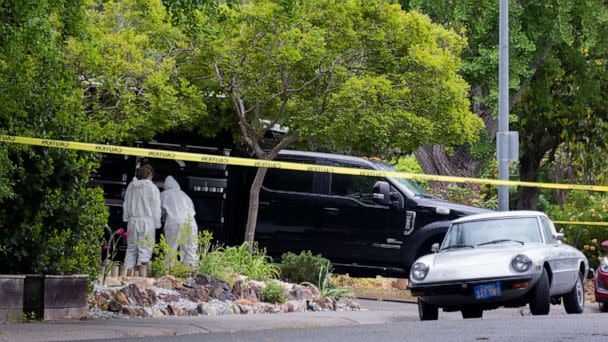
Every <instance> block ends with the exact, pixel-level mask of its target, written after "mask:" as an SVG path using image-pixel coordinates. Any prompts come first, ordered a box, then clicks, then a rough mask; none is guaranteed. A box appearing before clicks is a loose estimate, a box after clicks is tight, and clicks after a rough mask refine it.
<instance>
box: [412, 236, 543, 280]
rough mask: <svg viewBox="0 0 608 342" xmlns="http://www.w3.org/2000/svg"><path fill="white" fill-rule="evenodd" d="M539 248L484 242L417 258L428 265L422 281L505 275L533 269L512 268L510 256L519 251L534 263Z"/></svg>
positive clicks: (511, 257) (512, 256)
mask: <svg viewBox="0 0 608 342" xmlns="http://www.w3.org/2000/svg"><path fill="white" fill-rule="evenodd" d="M540 248H542V247H541V246H535V245H523V246H522V245H516V246H511V245H508V246H491V247H486V246H483V247H476V248H473V249H458V250H452V251H444V252H439V253H435V254H430V255H427V256H425V257H423V258H421V259H419V260H418V261H417V262H423V263H424V264H426V265H427V266H429V273H428V275H427V277H426V278H425V279H424V281H422V283H431V282H446V281H448V282H449V281H457V280H467V279H480V278H494V277H505V276H512V275H522V274H528V273H530V272H532V271H533V270H534V267H532V268H531V270H530V271H528V272H524V273H517V272H515V271H514V270H513V269H512V268H511V260H513V258H514V257H515V256H516V255H518V254H525V255H527V256H528V257H529V258H530V259H531V260H532V262H533V265H536V260H538V254H539V253H540Z"/></svg>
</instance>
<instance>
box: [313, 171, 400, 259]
mask: <svg viewBox="0 0 608 342" xmlns="http://www.w3.org/2000/svg"><path fill="white" fill-rule="evenodd" d="M335 165H336V166H345V167H357V166H356V165H352V164H346V163H336V164H335ZM379 180H381V179H379V178H376V177H366V176H354V175H341V174H332V175H331V180H330V189H329V194H328V195H327V196H324V198H323V200H322V202H321V208H320V209H321V215H322V216H321V217H322V219H321V224H320V227H319V239H321V240H322V241H324V245H326V248H324V250H323V252H322V253H323V255H324V256H327V257H328V258H329V259H331V260H332V261H334V262H337V263H345V264H353V263H357V264H361V265H370V266H373V265H387V264H389V263H393V259H394V258H395V257H397V258H398V255H399V253H400V248H401V245H399V244H396V243H393V241H392V240H390V239H391V237H390V236H389V230H390V222H391V220H392V219H391V216H392V214H391V210H392V209H391V207H390V206H385V205H380V204H378V203H377V202H375V201H374V199H373V189H374V184H375V183H376V182H377V181H379Z"/></svg>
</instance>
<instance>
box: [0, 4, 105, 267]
mask: <svg viewBox="0 0 608 342" xmlns="http://www.w3.org/2000/svg"><path fill="white" fill-rule="evenodd" d="M83 6H84V4H83V3H82V2H80V1H61V0H48V1H47V0H42V1H4V2H2V4H1V5H0V103H2V111H1V112H0V132H2V133H3V134H15V135H27V136H37V137H46V138H58V139H74V140H88V139H95V138H96V137H97V138H98V137H100V135H99V133H98V130H97V129H96V125H94V124H93V123H91V122H90V120H89V118H88V117H87V116H86V115H85V113H84V110H82V102H81V94H80V90H79V89H78V88H77V87H76V83H75V81H76V78H75V77H74V75H73V74H72V73H71V72H70V71H69V70H67V69H66V68H65V64H66V58H65V55H64V53H63V48H64V47H65V42H66V41H67V40H68V39H70V38H71V37H78V36H79V35H81V34H82V32H83V15H82V14H83V13H82V9H83ZM0 151H2V153H0V156H1V157H0V158H1V159H3V160H2V166H1V167H0V172H2V174H0V192H1V194H0V245H2V246H4V247H5V248H6V249H8V250H9V252H8V253H6V254H5V255H3V256H2V258H1V260H0V273H32V272H36V273H37V272H43V273H90V274H95V273H96V271H97V265H98V264H99V259H98V258H99V250H100V244H101V238H102V235H103V225H104V224H105V222H106V218H107V214H106V211H105V206H104V204H103V198H102V194H101V191H99V190H98V189H91V188H89V187H88V170H89V169H90V168H91V167H92V165H93V164H94V163H95V159H94V157H93V156H92V155H90V154H87V153H77V152H72V151H65V150H54V149H40V148H29V147H25V146H19V145H12V144H2V146H0Z"/></svg>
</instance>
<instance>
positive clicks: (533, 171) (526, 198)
mask: <svg viewBox="0 0 608 342" xmlns="http://www.w3.org/2000/svg"><path fill="white" fill-rule="evenodd" d="M537 148H538V149H542V147H541V146H538V147H537ZM539 152H540V151H530V150H527V151H525V152H524V154H523V155H522V156H521V158H520V160H519V167H520V168H519V176H520V178H521V180H522V181H525V182H536V181H537V177H538V169H539V168H540V163H541V158H542V157H538V156H539V155H544V153H542V154H541V153H539ZM539 195H540V189H539V188H530V187H524V186H520V187H518V188H517V196H516V205H515V208H516V209H517V210H536V205H537V203H538V196H539Z"/></svg>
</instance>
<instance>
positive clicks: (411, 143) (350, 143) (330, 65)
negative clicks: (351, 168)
mask: <svg viewBox="0 0 608 342" xmlns="http://www.w3.org/2000/svg"><path fill="white" fill-rule="evenodd" d="M219 13H220V15H218V16H217V17H215V18H209V17H206V16H202V15H201V16H200V17H199V18H200V20H201V22H200V23H199V26H200V27H204V28H205V29H204V30H201V31H200V34H199V35H198V36H197V43H198V48H197V53H195V54H193V55H192V56H191V58H190V60H189V62H188V63H187V64H189V65H188V66H185V67H184V68H185V69H184V72H185V73H188V74H190V75H191V77H190V78H191V80H192V82H193V83H194V82H196V83H197V84H198V85H199V86H200V87H201V89H203V91H204V92H206V93H207V94H209V97H210V98H214V97H227V98H228V99H229V100H230V101H231V103H232V105H233V111H234V113H235V115H236V118H237V119H238V123H239V127H240V130H241V133H242V137H243V140H244V141H245V142H246V143H247V145H249V147H251V149H252V150H253V152H254V153H255V155H256V156H257V158H259V159H265V160H272V159H274V158H275V157H276V156H277V154H278V152H279V151H280V150H281V149H283V148H286V147H288V146H290V145H291V144H293V143H295V142H297V141H300V140H314V141H320V142H325V143H328V144H332V145H333V146H336V147H338V148H343V147H348V148H350V149H352V151H356V152H359V153H365V154H374V155H390V154H393V153H408V152H411V151H412V150H413V149H414V148H416V147H418V146H420V145H422V144H426V143H439V144H446V145H449V144H461V143H465V142H468V141H472V140H474V139H475V138H476V136H477V134H478V132H479V130H480V129H481V127H482V123H481V120H479V119H478V118H477V117H475V116H474V115H473V114H472V113H471V112H470V111H469V101H468V98H467V95H468V86H467V84H466V83H465V81H464V80H463V79H462V78H461V77H460V76H459V74H458V71H459V68H460V65H461V62H460V58H459V54H460V53H461V50H462V48H463V47H464V46H465V41H464V40H463V39H462V38H460V37H459V36H458V35H457V34H456V33H454V32H452V31H450V30H446V29H444V28H442V27H440V26H437V25H434V24H433V23H432V22H431V20H430V19H429V18H428V17H426V16H424V15H421V14H419V13H416V12H409V13H407V12H404V11H402V10H401V8H400V7H399V6H398V5H393V4H390V3H389V2H388V1H372V0H349V1H335V0H320V1H313V0H286V1H270V0H254V1H251V2H247V3H245V4H243V5H242V6H238V7H229V6H224V5H220V11H219ZM275 124H277V125H280V126H283V127H288V128H289V132H288V133H287V134H286V136H285V137H284V138H283V139H282V140H280V141H279V142H278V143H276V145H274V146H272V148H271V149H270V150H265V149H263V148H262V146H261V139H262V138H263V137H264V135H265V133H266V132H267V131H268V130H269V129H270V128H272V127H273V126H274V125H275ZM265 174H266V169H264V168H260V169H258V172H257V175H256V177H255V180H254V183H253V186H252V189H251V193H250V208H249V216H248V223H247V229H246V238H245V239H246V241H253V237H254V231H255V223H256V218H257V204H258V195H259V190H260V187H261V185H262V181H263V178H264V176H265Z"/></svg>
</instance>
